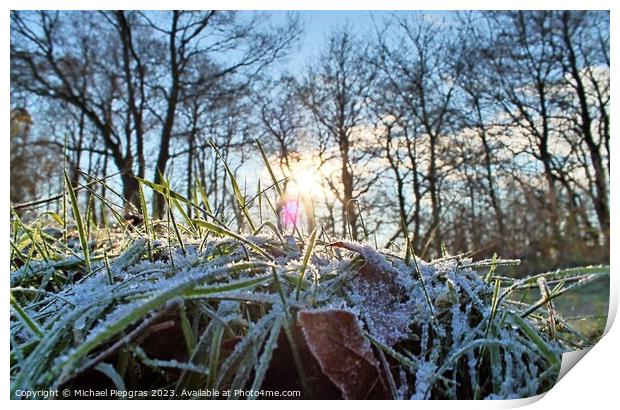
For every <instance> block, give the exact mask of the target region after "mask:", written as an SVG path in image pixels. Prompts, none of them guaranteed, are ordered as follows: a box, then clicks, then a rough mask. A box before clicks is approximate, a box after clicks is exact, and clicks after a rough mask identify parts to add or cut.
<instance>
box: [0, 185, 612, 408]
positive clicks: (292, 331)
mask: <svg viewBox="0 0 620 410" xmlns="http://www.w3.org/2000/svg"><path fill="white" fill-rule="evenodd" d="M148 186H149V187H151V188H153V189H154V190H160V191H161V192H163V193H165V194H166V196H165V197H166V199H167V201H169V203H170V204H171V205H173V206H171V208H170V209H177V210H179V209H182V208H181V206H180V205H179V202H182V203H185V205H187V206H191V207H194V208H196V210H197V212H198V213H199V214H200V215H201V216H202V217H201V218H199V219H190V218H189V217H187V214H185V213H183V214H180V215H176V216H174V217H173V214H172V211H170V212H169V215H168V218H167V219H166V220H164V221H155V220H151V219H149V218H148V215H146V214H145V215H144V217H143V222H142V223H141V224H140V225H137V226H134V225H131V224H130V223H128V222H127V223H126V226H124V227H123V229H122V230H119V231H117V232H111V230H110V229H109V228H108V227H104V228H102V229H101V232H100V231H98V230H96V229H95V228H90V229H85V228H84V226H81V227H80V223H77V222H76V231H75V232H68V235H64V236H65V238H63V237H52V236H48V235H45V234H42V233H41V232H43V231H42V230H41V226H44V224H50V223H51V222H50V221H48V220H45V218H44V217H42V218H41V220H39V221H36V222H35V223H33V224H31V225H26V224H24V223H22V222H21V221H19V220H17V219H16V222H15V223H13V224H12V232H11V237H12V239H11V244H12V247H11V307H12V312H11V324H10V326H11V327H10V335H11V336H10V337H11V340H10V341H11V358H10V360H11V370H10V376H11V392H12V394H13V395H15V393H16V391H17V390H31V391H34V390H48V389H56V388H68V387H73V388H93V389H95V388H117V389H121V390H122V389H126V390H144V391H147V390H148V391H153V390H155V391H167V392H174V394H175V397H176V398H193V397H200V395H199V392H201V391H204V390H205V389H208V390H219V391H223V390H228V389H231V390H236V389H239V390H248V389H254V390H258V389H261V388H262V389H266V390H299V391H300V392H301V397H304V398H342V397H345V398H362V399H363V398H394V399H457V398H458V399H502V398H517V397H528V396H532V395H535V394H538V393H541V392H544V391H546V390H548V389H549V388H551V387H552V386H553V384H554V383H555V381H556V378H557V374H558V372H559V368H560V361H561V354H562V352H564V351H567V350H575V349H577V348H581V347H585V346H588V345H591V344H592V343H593V341H592V340H590V339H588V338H587V337H585V336H583V335H581V334H580V333H579V332H578V331H577V330H576V329H574V328H573V327H572V326H570V324H569V323H568V322H567V321H566V320H564V319H563V318H562V316H561V315H560V314H558V313H557V311H556V310H555V309H554V302H555V301H556V300H557V299H558V298H561V297H562V295H563V294H565V293H566V292H567V291H569V290H571V289H575V288H578V287H580V286H583V285H584V284H586V283H589V282H590V281H592V280H594V279H595V278H597V277H600V276H601V275H606V274H608V272H609V268H608V267H603V266H597V267H587V268H576V269H566V270H558V271H554V272H548V273H542V274H538V275H533V276H531V277H527V278H524V279H515V278H512V277H510V276H509V273H510V272H509V271H510V266H511V265H514V264H515V263H517V262H518V261H502V260H498V259H493V260H482V261H474V260H472V258H470V257H468V256H467V255H454V256H451V255H444V256H443V257H442V258H439V259H436V260H432V261H423V260H420V259H419V258H418V257H416V256H415V253H414V252H413V250H412V249H409V250H407V251H406V252H402V253H401V252H398V251H394V250H377V249H375V248H374V247H372V246H370V245H368V244H366V243H359V242H352V241H346V240H341V241H333V240H330V239H328V238H327V237H326V236H325V234H324V233H321V234H318V233H317V231H316V230H315V231H313V232H312V233H311V234H310V235H304V234H303V233H301V232H300V231H299V230H297V229H294V230H293V232H284V231H283V230H282V229H281V228H280V227H279V226H277V224H276V223H271V222H269V221H264V220H263V215H262V214H260V220H257V221H254V222H253V223H251V224H250V225H251V226H253V227H255V228H254V229H253V231H252V232H251V234H244V233H239V232H237V231H233V230H231V229H230V228H229V227H228V226H227V225H226V224H225V223H224V222H223V221H221V220H220V219H218V218H216V217H215V216H214V215H211V214H210V213H209V212H207V211H205V209H204V208H205V207H204V201H203V202H202V203H201V204H197V203H194V202H191V201H189V200H188V199H186V198H184V197H182V196H181V195H179V194H178V193H172V191H170V190H169V188H166V187H162V186H158V185H155V184H151V185H148ZM164 188H165V189H164ZM166 189H167V190H166ZM161 192H160V193H161ZM173 194H174V195H173ZM241 202H243V204H242V206H243V207H246V206H248V204H247V203H245V200H243V201H241ZM241 202H240V203H241ZM72 209H73V210H74V212H75V213H79V209H78V207H77V206H73V207H72ZM274 212H275V210H274ZM251 215H252V214H251V213H250V212H244V217H245V218H246V219H248V218H251ZM275 216H276V217H277V215H275ZM76 219H79V220H80V221H81V220H82V218H76ZM60 222H63V221H60ZM119 222H122V221H119ZM63 225H65V226H61V228H63V229H64V228H65V227H66V223H64V222H63ZM52 228H54V229H59V228H58V226H53V227H52ZM76 235H77V236H78V238H79V241H77V242H79V243H80V244H83V245H84V246H88V251H87V252H79V250H76V249H75V248H71V247H69V246H68V244H67V242H65V240H66V238H67V237H70V236H71V237H72V238H73V239H71V240H72V241H73V242H76V240H75V236H76ZM532 295H534V296H532Z"/></svg>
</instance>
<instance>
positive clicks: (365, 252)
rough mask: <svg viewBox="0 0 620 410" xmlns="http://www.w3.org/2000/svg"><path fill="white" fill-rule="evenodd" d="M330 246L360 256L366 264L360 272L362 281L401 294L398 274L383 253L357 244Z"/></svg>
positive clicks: (335, 243) (341, 243)
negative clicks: (385, 286)
mask: <svg viewBox="0 0 620 410" xmlns="http://www.w3.org/2000/svg"><path fill="white" fill-rule="evenodd" d="M328 246H334V247H337V248H343V249H346V250H349V251H351V252H356V253H358V254H360V255H361V256H362V257H363V258H364V261H365V262H366V263H365V264H364V266H363V267H362V268H361V269H360V270H359V276H360V279H362V280H363V281H365V282H367V283H370V284H383V285H387V286H389V287H390V288H391V289H390V290H391V291H392V293H393V294H394V296H397V295H399V294H400V292H401V289H400V285H398V283H397V280H396V278H397V276H398V272H396V269H394V267H392V265H391V264H390V262H388V260H387V259H386V258H385V256H383V255H382V254H381V253H379V252H377V251H376V250H375V249H373V248H371V247H370V246H366V245H362V244H359V243H355V242H343V241H339V242H332V243H330V244H328Z"/></svg>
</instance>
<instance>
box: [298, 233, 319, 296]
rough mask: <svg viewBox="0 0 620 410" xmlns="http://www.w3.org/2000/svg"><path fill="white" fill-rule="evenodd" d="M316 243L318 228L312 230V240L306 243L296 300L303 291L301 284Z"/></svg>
mask: <svg viewBox="0 0 620 410" xmlns="http://www.w3.org/2000/svg"><path fill="white" fill-rule="evenodd" d="M315 244H316V228H315V229H314V230H313V231H312V234H311V235H310V240H309V241H308V244H307V245H306V252H305V253H304V259H303V261H302V264H301V268H300V269H299V277H298V278H297V289H296V291H295V301H298V300H299V293H300V292H301V284H302V282H303V280H304V275H305V274H306V269H307V268H308V262H309V261H310V257H311V256H312V251H313V250H314V245H315Z"/></svg>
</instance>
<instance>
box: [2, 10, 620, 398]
mask: <svg viewBox="0 0 620 410" xmlns="http://www.w3.org/2000/svg"><path fill="white" fill-rule="evenodd" d="M3 5H5V7H6V8H5V12H4V14H3V16H2V17H3V18H2V23H1V30H2V31H1V33H2V39H3V41H2V45H3V48H4V56H5V59H3V60H2V66H3V72H4V81H3V82H2V94H1V97H0V98H2V101H3V105H4V107H5V110H6V111H5V114H4V116H3V117H2V123H3V130H4V133H5V136H4V137H3V138H2V139H1V144H2V146H1V149H2V152H3V155H4V158H5V160H4V161H1V163H0V166H1V167H2V178H1V182H0V184H1V190H0V194H1V197H0V207H1V209H2V211H1V212H2V213H1V214H2V215H4V218H7V216H8V215H9V195H8V192H9V189H8V178H9V166H10V164H9V138H8V137H7V136H6V133H8V130H9V117H10V104H9V60H8V58H7V57H8V49H9V44H10V37H9V13H8V12H9V10H10V9H50V8H51V9H115V8H133V9H171V8H177V9H201V8H207V7H212V8H216V9H217V8H219V9H239V10H244V9H245V10H249V9H263V10H347V9H357V10H391V9H393V10H399V9H400V10H403V9H411V8H413V7H415V8H416V9H419V10H429V9H432V10H437V9H447V10H457V9H465V6H467V9H478V10H480V9H606V10H611V11H612V12H611V32H612V34H611V37H612V42H611V45H612V46H611V48H612V51H611V55H612V60H613V61H612V72H613V71H614V70H615V67H617V66H618V64H619V63H620V62H619V61H618V58H617V57H618V47H617V45H616V42H615V41H614V39H617V38H618V30H619V29H620V19H619V18H618V15H617V14H616V13H617V11H616V10H615V9H616V7H614V4H613V3H612V2H611V1H599V0H589V1H587V2H584V1H573V0H566V1H546V2H541V1H532V0H524V1H519V2H515V1H510V2H502V3H498V2H490V1H469V2H463V1H461V2H456V1H440V0H436V1H413V0H409V1H402V0H383V1H381V2H376V1H375V2H372V1H363V0H361V1H349V2H346V1H340V2H335V1H325V0H316V1H312V2H309V1H298V2H294V3H293V2H291V1H290V0H288V1H285V0H264V1H261V2H250V1H241V0H228V1H221V0H218V1H187V0H177V1H174V2H171V1H162V0H153V1H148V2H147V1H127V0H125V1H117V0H108V1H100V0H96V1H89V2H88V3H86V2H84V1H75V0H68V1H63V2H50V1H40V0H22V1H8V2H3ZM616 71H617V70H616ZM611 88H612V94H613V95H614V96H616V95H618V86H617V82H616V81H615V80H614V81H612V82H611ZM616 107H617V105H616V104H613V103H612V108H611V114H612V115H611V116H612V118H614V119H615V118H619V117H618V116H617V115H614V114H616V113H617V111H618V110H617V109H616ZM614 124H615V122H614V121H612V130H613V127H614ZM615 146H616V144H615V143H612V151H617V150H615V149H614V147H615ZM615 155H616V154H615V153H613V154H612V156H614V158H615ZM614 164H615V163H614ZM614 168H615V166H614V165H612V171H611V174H612V175H614V174H615V173H617V172H615V171H614ZM610 181H611V209H612V210H613V211H612V212H611V213H612V214H614V215H615V214H616V212H617V208H618V201H617V199H618V198H617V195H616V194H617V193H618V186H617V185H618V184H617V183H616V182H617V181H616V180H614V179H613V178H610ZM614 208H616V209H615V210H614ZM6 222H7V220H6V219H5V222H4V223H5V225H4V234H3V235H0V255H2V259H1V260H2V263H3V265H1V266H4V267H5V268H6V267H7V266H8V265H9V264H8V250H9V245H8V237H9V235H8V223H6ZM611 231H612V232H620V226H619V223H618V219H616V218H613V217H612V218H611ZM617 243H618V241H617V240H616V239H615V235H612V246H611V248H612V249H618V248H615V244H617ZM617 263H618V255H617V254H614V253H613V252H612V257H611V264H612V266H615V265H617ZM4 278H5V279H4V280H3V281H2V289H3V293H4V294H5V295H6V294H7V293H8V292H7V290H8V289H6V288H7V287H8V271H7V270H5V271H4ZM618 285H619V280H618V274H616V273H614V272H613V269H612V274H611V288H610V312H609V313H610V321H609V323H608V330H609V332H608V333H607V334H606V335H605V336H604V337H603V339H602V340H601V341H600V342H599V343H598V344H597V345H596V346H594V347H593V348H592V350H591V351H590V352H589V353H588V354H587V355H586V356H587V357H586V358H585V360H582V361H580V362H579V363H578V364H577V365H576V366H575V368H574V370H572V371H569V372H568V374H567V375H566V377H564V378H563V379H562V380H561V381H560V382H559V383H558V384H557V385H556V386H555V387H553V388H552V389H551V390H550V391H549V392H548V393H547V395H546V396H545V397H544V398H542V399H541V398H540V397H538V398H533V399H522V400H515V401H501V402H473V401H467V402H454V401H452V402H416V403H409V402H396V401H391V402H390V403H389V404H386V405H388V406H390V407H392V406H393V407H395V408H399V407H400V408H405V406H406V408H408V409H410V408H411V407H412V406H413V407H415V408H443V407H451V408H454V407H457V406H458V408H459V409H474V408H475V409H481V408H482V409H485V408H513V407H520V406H524V405H527V404H530V403H532V402H534V403H533V404H531V408H533V409H542V408H543V406H544V408H547V406H553V407H556V406H557V407H559V408H566V409H570V408H579V409H580V410H583V409H586V410H587V409H594V408H609V407H611V406H612V403H614V402H616V401H617V398H618V382H617V380H618V379H617V377H618V370H619V368H618V366H619V364H620V360H619V359H618V357H619V356H618V347H619V346H620V331H619V330H618V326H617V325H616V326H615V327H611V328H610V329H609V325H611V322H612V321H613V318H614V317H615V314H616V310H617V305H618ZM5 297H6V296H5ZM1 309H2V314H3V317H4V318H5V325H4V327H3V329H5V330H4V331H5V332H6V331H7V330H8V323H7V322H8V318H9V304H8V303H6V302H5V303H3V304H1ZM8 339H9V338H8V337H7V335H6V333H5V334H4V335H3V336H1V337H0V343H1V345H2V347H3V351H4V352H5V353H4V354H3V355H1V356H0V357H1V359H0V360H1V361H2V362H3V363H4V366H3V368H4V371H3V377H4V380H5V383H4V385H3V386H2V390H1V393H0V394H1V396H0V397H1V398H2V399H3V401H4V400H8V392H9V384H10V382H9V370H8V369H9V360H8V351H9V340H8ZM136 404H137V403H135V404H134V403H131V402H129V401H126V402H121V403H114V406H115V407H116V406H119V405H120V406H122V407H125V406H127V407H129V406H135V405H136ZM143 404H144V403H142V405H143ZM317 404H318V405H321V406H324V404H322V402H319V401H310V402H295V403H294V404H293V406H295V408H299V407H302V408H305V407H306V406H308V407H314V406H316V405H317ZM11 405H14V406H16V407H17V406H20V407H21V406H23V407H33V408H34V407H35V406H37V407H40V406H41V405H44V406H46V407H47V406H50V407H52V408H56V407H59V408H60V407H62V408H73V407H75V408H77V407H79V408H84V407H85V406H90V405H91V403H85V402H84V401H81V402H67V401H56V402H45V403H43V402H40V401H39V402H19V403H18V402H12V403H11ZM92 405H94V406H95V407H99V406H101V407H104V406H105V407H107V406H109V405H110V403H109V402H105V401H101V402H93V403H92ZM137 405H140V404H137ZM205 405H206V406H209V404H207V403H203V402H184V403H183V404H182V406H183V407H200V408H204V406H205ZM325 405H327V406H331V405H332V403H329V404H327V403H326V404H325ZM377 405H382V404H379V403H373V402H364V403H352V402H348V403H339V404H338V406H344V407H350V408H353V407H355V408H358V407H359V406H373V407H374V406H377ZM151 406H152V407H155V408H168V407H169V406H170V403H166V402H152V403H149V407H151ZM214 406H215V407H218V408H220V407H224V408H240V407H249V406H252V407H255V406H256V407H258V408H270V409H272V408H289V407H290V406H291V402H286V401H282V402H255V403H252V404H250V403H244V404H240V403H239V402H235V403H223V402H218V403H217V404H214ZM616 406H617V404H616Z"/></svg>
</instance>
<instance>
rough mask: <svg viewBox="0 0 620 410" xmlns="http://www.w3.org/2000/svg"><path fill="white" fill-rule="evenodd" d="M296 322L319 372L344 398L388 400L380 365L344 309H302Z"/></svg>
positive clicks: (353, 320)
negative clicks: (298, 323) (319, 367)
mask: <svg viewBox="0 0 620 410" xmlns="http://www.w3.org/2000/svg"><path fill="white" fill-rule="evenodd" d="M298 319H299V322H300V323H301V327H302V330H303V333H304V338H305V340H306V343H307V345H308V347H309V349H310V351H311V352H312V355H313V356H314V357H315V358H316V360H317V361H318V362H319V365H320V366H321V371H322V372H323V374H325V375H326V376H327V377H328V378H329V379H330V380H331V381H332V383H334V384H335V385H336V386H337V387H338V388H339V389H340V391H341V392H342V395H343V397H344V398H345V399H354V400H358V399H369V398H371V399H389V398H390V397H389V395H388V392H387V389H386V387H385V384H384V382H383V379H382V377H381V370H380V367H379V362H378V361H377V359H376V358H375V356H374V354H373V352H372V348H371V346H370V342H368V340H367V339H366V338H365V337H364V333H363V331H362V328H361V326H360V324H359V322H358V321H357V318H356V317H355V315H354V314H353V313H351V312H349V311H345V310H314V311H312V310H302V311H300V312H299V313H298Z"/></svg>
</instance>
